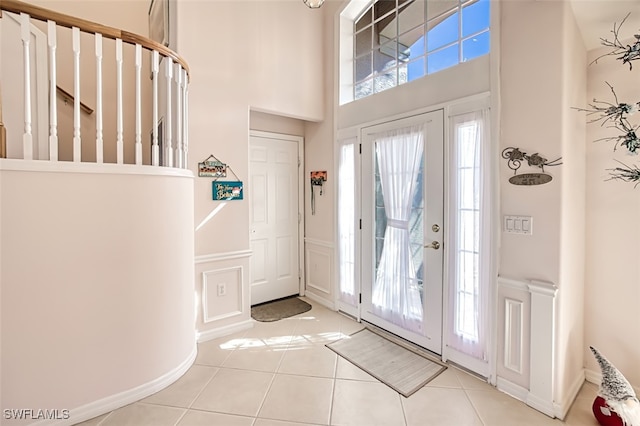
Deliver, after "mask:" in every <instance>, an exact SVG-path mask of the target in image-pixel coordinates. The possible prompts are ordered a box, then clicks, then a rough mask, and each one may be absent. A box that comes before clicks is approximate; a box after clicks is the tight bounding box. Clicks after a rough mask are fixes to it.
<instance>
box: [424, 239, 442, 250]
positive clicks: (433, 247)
mask: <svg viewBox="0 0 640 426" xmlns="http://www.w3.org/2000/svg"><path fill="white" fill-rule="evenodd" d="M424 248H432V249H434V250H438V249H439V248H440V243H439V242H437V241H434V242H432V243H431V244H429V245H428V246H424Z"/></svg>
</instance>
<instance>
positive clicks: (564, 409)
mask: <svg viewBox="0 0 640 426" xmlns="http://www.w3.org/2000/svg"><path fill="white" fill-rule="evenodd" d="M584 381H585V370H584V368H583V369H582V370H581V371H580V373H579V374H578V376H577V377H576V379H575V380H574V381H573V383H572V384H571V387H570V388H569V393H568V395H567V397H566V398H565V399H564V400H563V401H562V402H560V403H557V402H554V403H553V410H554V414H555V416H556V417H557V418H559V419H560V420H564V418H565V417H566V416H567V413H568V412H569V409H570V408H571V406H572V405H573V402H574V401H575V400H576V398H577V397H578V393H579V392H580V389H581V388H582V384H583V383H584Z"/></svg>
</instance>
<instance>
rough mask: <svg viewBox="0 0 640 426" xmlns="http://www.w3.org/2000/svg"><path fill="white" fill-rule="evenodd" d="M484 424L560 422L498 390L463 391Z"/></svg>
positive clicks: (526, 425)
mask: <svg viewBox="0 0 640 426" xmlns="http://www.w3.org/2000/svg"><path fill="white" fill-rule="evenodd" d="M465 392H466V393H467V395H468V396H469V399H470V400H471V403H472V404H473V407H474V408H475V409H476V412H477V413H478V415H479V416H480V420H482V421H483V422H484V424H485V426H505V425H518V426H547V425H549V426H551V425H560V424H562V423H561V422H560V421H558V420H554V419H551V418H550V417H548V416H546V415H544V414H542V413H540V412H539V411H536V410H534V409H533V408H531V407H529V406H527V405H526V404H524V403H523V402H521V401H518V400H516V399H514V398H512V397H510V396H508V395H507V394H504V393H502V392H500V391H498V390H495V389H493V390H491V391H485V390H466V391H465Z"/></svg>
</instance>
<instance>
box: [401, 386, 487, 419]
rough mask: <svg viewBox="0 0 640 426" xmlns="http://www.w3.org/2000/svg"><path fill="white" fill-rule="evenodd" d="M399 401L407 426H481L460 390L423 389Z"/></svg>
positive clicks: (464, 394) (465, 395)
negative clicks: (402, 407)
mask: <svg viewBox="0 0 640 426" xmlns="http://www.w3.org/2000/svg"><path fill="white" fill-rule="evenodd" d="M401 401H402V405H403V406H404V412H405V416H406V419H407V425H408V426H422V425H429V426H450V425H456V426H482V421H481V420H480V418H479V417H478V414H477V413H476V411H475V409H474V408H473V406H472V405H471V402H470V401H469V398H467V394H466V393H465V391H464V390H462V389H448V388H436V387H423V388H422V389H420V390H419V391H417V392H416V393H414V394H413V395H411V396H410V397H409V398H402V399H401Z"/></svg>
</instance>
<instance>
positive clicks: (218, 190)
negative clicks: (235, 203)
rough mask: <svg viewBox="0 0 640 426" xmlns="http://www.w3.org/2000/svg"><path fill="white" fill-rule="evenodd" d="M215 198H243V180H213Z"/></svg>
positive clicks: (228, 199) (225, 199)
mask: <svg viewBox="0 0 640 426" xmlns="http://www.w3.org/2000/svg"><path fill="white" fill-rule="evenodd" d="M213 199H214V200H221V201H222V200H224V201H230V200H242V181H236V182H218V181H214V182H213Z"/></svg>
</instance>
